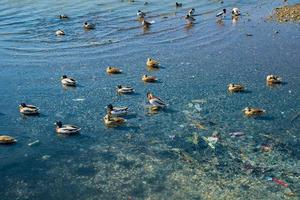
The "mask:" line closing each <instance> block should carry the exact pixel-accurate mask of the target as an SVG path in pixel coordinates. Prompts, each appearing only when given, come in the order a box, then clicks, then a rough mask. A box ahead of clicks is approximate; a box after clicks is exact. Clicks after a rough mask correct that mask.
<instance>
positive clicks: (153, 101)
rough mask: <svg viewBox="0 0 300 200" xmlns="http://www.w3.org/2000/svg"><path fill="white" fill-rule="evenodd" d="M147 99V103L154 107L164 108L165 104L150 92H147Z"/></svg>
mask: <svg viewBox="0 0 300 200" xmlns="http://www.w3.org/2000/svg"><path fill="white" fill-rule="evenodd" d="M147 99H148V101H149V103H150V104H151V105H152V106H153V107H155V108H164V107H166V106H167V104H166V103H165V102H164V101H163V100H161V99H160V98H159V97H156V96H154V95H153V94H152V93H151V92H148V93H147Z"/></svg>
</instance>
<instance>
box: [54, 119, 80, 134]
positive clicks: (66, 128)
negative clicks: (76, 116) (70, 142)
mask: <svg viewBox="0 0 300 200" xmlns="http://www.w3.org/2000/svg"><path fill="white" fill-rule="evenodd" d="M55 125H56V129H55V131H56V133H59V134H65V135H72V134H76V133H79V131H80V130H81V128H79V127H77V126H74V125H70V124H65V125H63V124H62V122H61V121H57V122H56V123H55Z"/></svg>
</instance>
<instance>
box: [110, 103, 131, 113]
mask: <svg viewBox="0 0 300 200" xmlns="http://www.w3.org/2000/svg"><path fill="white" fill-rule="evenodd" d="M107 110H108V112H110V113H111V115H113V116H121V115H126V114H127V112H128V107H126V106H120V107H115V106H113V105H112V104H109V105H107Z"/></svg>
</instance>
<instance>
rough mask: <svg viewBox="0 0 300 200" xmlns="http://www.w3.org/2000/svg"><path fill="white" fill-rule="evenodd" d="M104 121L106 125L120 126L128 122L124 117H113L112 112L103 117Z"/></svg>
mask: <svg viewBox="0 0 300 200" xmlns="http://www.w3.org/2000/svg"><path fill="white" fill-rule="evenodd" d="M103 121H104V124H105V125H106V126H118V125H122V124H124V123H125V122H126V120H125V119H124V118H121V117H112V115H111V112H108V113H107V114H106V115H105V117H103Z"/></svg>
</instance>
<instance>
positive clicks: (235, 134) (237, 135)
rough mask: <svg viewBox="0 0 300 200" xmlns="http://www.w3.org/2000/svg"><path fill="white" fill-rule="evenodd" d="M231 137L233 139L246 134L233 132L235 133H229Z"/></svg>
mask: <svg viewBox="0 0 300 200" xmlns="http://www.w3.org/2000/svg"><path fill="white" fill-rule="evenodd" d="M229 135H230V136H231V137H241V136H243V135H245V133H243V132H233V133H229Z"/></svg>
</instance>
